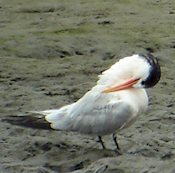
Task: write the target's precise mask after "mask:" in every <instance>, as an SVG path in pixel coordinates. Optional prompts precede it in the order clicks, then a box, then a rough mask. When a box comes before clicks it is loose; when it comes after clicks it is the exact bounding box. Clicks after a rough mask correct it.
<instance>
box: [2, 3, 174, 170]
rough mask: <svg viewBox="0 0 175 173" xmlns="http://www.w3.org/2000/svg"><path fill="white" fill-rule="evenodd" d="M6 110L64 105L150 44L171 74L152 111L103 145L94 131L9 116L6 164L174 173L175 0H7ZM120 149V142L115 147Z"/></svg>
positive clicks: (165, 75)
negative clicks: (18, 121) (12, 120)
mask: <svg viewBox="0 0 175 173" xmlns="http://www.w3.org/2000/svg"><path fill="white" fill-rule="evenodd" d="M0 16H1V17H0V31H1V32H0V110H1V111H0V112H1V114H0V117H1V118H2V117H4V116H9V115H23V114H24V113H25V112H26V111H30V110H44V109H49V108H59V107H60V106H63V105H65V104H68V103H72V102H74V101H76V100H77V99H78V98H80V97H81V96H82V95H83V94H84V93H85V92H86V91H88V90H89V89H90V88H91V87H92V86H93V85H95V83H96V80H97V75H98V74H100V73H101V71H103V70H105V69H107V68H108V67H109V66H110V65H112V64H113V63H114V62H116V60H117V59H119V58H122V57H124V56H128V55H131V54H133V53H143V52H145V51H146V50H149V51H151V52H153V54H154V55H156V56H158V58H159V61H160V64H161V69H162V78H161V81H160V82H159V84H158V85H157V86H156V87H155V88H153V89H149V90H148V93H149V96H150V105H149V110H148V111H147V113H146V114H144V115H141V116H140V117H139V119H138V121H137V122H136V123H135V124H134V125H133V126H132V127H130V128H129V129H126V130H125V131H122V132H121V133H120V134H118V140H119V143H120V146H121V148H122V152H123V154H122V155H121V156H117V155H116V154H115V153H114V152H113V151H112V149H113V148H114V144H113V142H112V141H111V137H110V136H106V137H105V138H104V141H105V143H106V145H107V147H108V148H109V150H106V151H103V150H101V148H100V146H99V145H98V143H96V141H95V137H92V136H86V135H80V134H77V133H72V132H70V133H67V132H56V131H47V130H35V129H28V128H24V127H19V126H13V125H10V124H8V123H5V122H1V121H0V151H1V154H0V172H2V173H19V172H20V173H62V172H63V173H64V172H71V173H72V172H74V173H75V172H76V173H81V172H83V173H174V172H175V105H174V103H175V97H174V94H175V87H174V84H175V83H174V76H175V70H174V68H175V29H174V26H175V1H174V0H170V1H168V0H153V1H150V0H144V1H137V0H118V1H115V0H108V1H105V0H89V1H87V0H74V1H68V0H43V1H39V0H26V1H22V0H13V1H11V0H1V1H0ZM110 149H111V150H110Z"/></svg>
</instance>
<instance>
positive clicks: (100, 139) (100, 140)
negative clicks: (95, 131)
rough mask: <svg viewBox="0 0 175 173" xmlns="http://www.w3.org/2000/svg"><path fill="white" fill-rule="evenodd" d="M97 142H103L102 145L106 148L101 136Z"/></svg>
mask: <svg viewBox="0 0 175 173" xmlns="http://www.w3.org/2000/svg"><path fill="white" fill-rule="evenodd" d="M97 142H99V143H100V144H101V146H102V148H103V149H106V147H105V145H104V142H103V140H102V137H101V136H98V141H97Z"/></svg>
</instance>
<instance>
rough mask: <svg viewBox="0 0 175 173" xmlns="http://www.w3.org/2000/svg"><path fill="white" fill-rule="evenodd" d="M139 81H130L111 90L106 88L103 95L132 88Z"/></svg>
mask: <svg viewBox="0 0 175 173" xmlns="http://www.w3.org/2000/svg"><path fill="white" fill-rule="evenodd" d="M138 81H139V79H130V80H128V81H126V82H124V83H122V84H120V85H117V86H114V87H111V88H106V89H104V90H103V91H102V92H103V93H110V92H116V91H120V90H124V89H129V88H132V87H133V85H134V84H136V83H137V82H138Z"/></svg>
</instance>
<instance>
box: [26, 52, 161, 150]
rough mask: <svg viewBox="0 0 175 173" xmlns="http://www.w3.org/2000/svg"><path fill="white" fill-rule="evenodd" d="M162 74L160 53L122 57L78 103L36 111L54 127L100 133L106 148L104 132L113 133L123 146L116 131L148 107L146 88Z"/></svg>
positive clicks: (85, 132)
mask: <svg viewBox="0 0 175 173" xmlns="http://www.w3.org/2000/svg"><path fill="white" fill-rule="evenodd" d="M160 77H161V70H160V66H159V63H158V60H157V58H156V57H154V56H153V55H152V54H145V55H143V54H134V55H132V56H128V57H124V58H122V59H120V60H119V61H117V62H116V63H115V64H114V65H112V66H111V67H110V68H109V69H108V70H106V71H104V72H103V73H102V74H101V75H99V80H98V81H97V85H96V86H94V87H93V88H92V89H91V90H89V91H88V92H87V93H86V94H85V95H84V96H83V97H82V98H80V99H79V100H78V101H76V102H75V103H72V104H70V105H66V106H63V107H61V108H59V109H53V110H45V111H34V113H37V114H42V115H43V116H44V119H45V121H46V123H48V124H49V127H50V128H52V129H55V130H64V131H76V132H80V133H83V134H88V135H96V136H98V139H99V142H100V143H101V145H102V147H103V148H104V149H105V148H106V147H105V144H104V142H103V140H102V136H104V135H110V134H112V136H113V141H114V143H115V145H116V149H117V150H120V147H119V145H118V142H117V138H116V133H118V132H119V131H121V130H122V129H125V128H127V127H129V126H130V125H131V124H133V123H134V122H135V121H136V119H137V117H138V116H139V115H140V114H142V113H143V112H145V111H146V109H147V107H148V96H147V93H146V90H145V88H150V87H153V86H154V85H155V84H157V83H158V81H159V80H160ZM27 123H28V122H27ZM33 123H34V122H33ZM48 124H47V125H48Z"/></svg>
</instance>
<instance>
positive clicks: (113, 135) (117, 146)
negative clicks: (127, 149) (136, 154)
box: [112, 133, 120, 151]
mask: <svg viewBox="0 0 175 173" xmlns="http://www.w3.org/2000/svg"><path fill="white" fill-rule="evenodd" d="M112 138H113V141H114V143H115V146H116V148H117V150H118V151H120V147H119V145H118V142H117V137H116V134H115V133H113V134H112Z"/></svg>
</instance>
